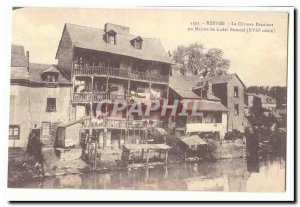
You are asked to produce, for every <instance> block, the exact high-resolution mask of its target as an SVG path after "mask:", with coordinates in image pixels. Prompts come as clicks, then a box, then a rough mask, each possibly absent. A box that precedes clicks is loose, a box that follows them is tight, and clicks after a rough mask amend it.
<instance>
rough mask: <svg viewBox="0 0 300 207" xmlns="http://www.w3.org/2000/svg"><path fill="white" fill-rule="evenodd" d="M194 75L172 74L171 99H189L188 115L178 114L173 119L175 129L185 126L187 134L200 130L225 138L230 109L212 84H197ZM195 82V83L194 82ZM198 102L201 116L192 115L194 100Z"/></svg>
mask: <svg viewBox="0 0 300 207" xmlns="http://www.w3.org/2000/svg"><path fill="white" fill-rule="evenodd" d="M193 78H194V77H190V76H172V77H170V100H171V101H172V99H173V100H174V99H178V100H180V101H182V100H189V101H190V102H191V104H190V105H187V111H188V112H189V113H188V115H187V116H176V117H173V118H172V119H171V122H173V123H174V130H175V131H176V129H180V128H184V132H185V134H189V133H195V132H196V133H199V132H203V133H206V132H213V133H217V137H219V138H221V139H222V138H224V135H225V133H226V131H227V127H228V125H227V119H228V116H227V114H228V110H227V108H226V107H225V106H224V105H223V104H222V103H221V99H219V98H218V97H216V96H215V95H214V93H213V92H212V84H210V83H208V82H206V83H205V84H201V85H197V84H196V83H195V82H193ZM193 83H194V84H193ZM194 101H197V102H198V107H197V112H198V113H199V114H201V116H192V115H191V111H192V109H193V102H194Z"/></svg>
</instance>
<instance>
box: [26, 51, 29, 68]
mask: <svg viewBox="0 0 300 207" xmlns="http://www.w3.org/2000/svg"><path fill="white" fill-rule="evenodd" d="M26 61H27V71H29V51H26Z"/></svg>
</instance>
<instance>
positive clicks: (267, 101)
mask: <svg viewBox="0 0 300 207" xmlns="http://www.w3.org/2000/svg"><path fill="white" fill-rule="evenodd" d="M245 96H246V97H245V102H246V104H247V106H248V108H251V107H262V108H264V109H267V110H268V111H270V112H271V113H272V114H275V111H276V100H275V99H274V98H272V97H270V96H268V95H265V94H258V93H246V94H245ZM255 100H259V101H255ZM256 104H259V106H257V105H256Z"/></svg>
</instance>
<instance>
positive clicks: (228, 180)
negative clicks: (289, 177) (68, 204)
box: [19, 158, 285, 192]
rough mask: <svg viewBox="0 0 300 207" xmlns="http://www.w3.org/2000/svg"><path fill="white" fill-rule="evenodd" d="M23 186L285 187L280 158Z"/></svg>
mask: <svg viewBox="0 0 300 207" xmlns="http://www.w3.org/2000/svg"><path fill="white" fill-rule="evenodd" d="M19 187H23V188H24V187H25V188H80V189H131V190H134V189H136V190H138V189H141V190H142V189H143V190H191V191H231V192H282V191H284V190H285V161H284V159H283V158H273V159H271V158H267V159H264V160H260V161H258V159H254V160H251V161H250V160H247V159H246V158H234V159H223V160H218V161H215V162H208V161H202V162H197V163H179V164H172V165H169V166H168V167H166V166H160V167H155V168H151V169H136V170H130V171H129V170H125V171H113V172H107V173H99V172H90V173H84V174H69V175H64V176H57V177H48V178H44V179H43V180H42V181H39V182H30V183H22V186H19Z"/></svg>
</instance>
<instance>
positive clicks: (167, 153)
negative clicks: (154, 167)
mask: <svg viewBox="0 0 300 207" xmlns="http://www.w3.org/2000/svg"><path fill="white" fill-rule="evenodd" d="M168 152H169V151H168V150H167V151H166V160H165V162H166V163H167V162H168Z"/></svg>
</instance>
